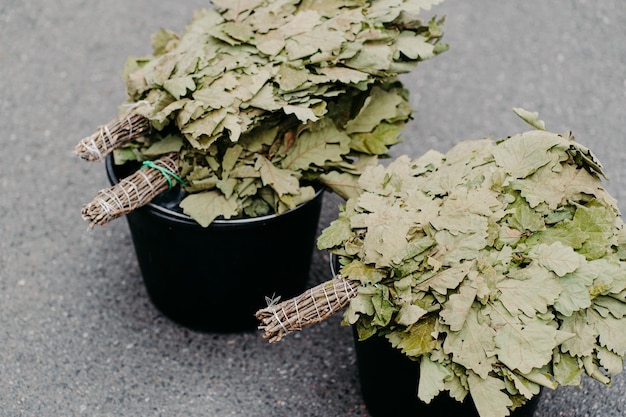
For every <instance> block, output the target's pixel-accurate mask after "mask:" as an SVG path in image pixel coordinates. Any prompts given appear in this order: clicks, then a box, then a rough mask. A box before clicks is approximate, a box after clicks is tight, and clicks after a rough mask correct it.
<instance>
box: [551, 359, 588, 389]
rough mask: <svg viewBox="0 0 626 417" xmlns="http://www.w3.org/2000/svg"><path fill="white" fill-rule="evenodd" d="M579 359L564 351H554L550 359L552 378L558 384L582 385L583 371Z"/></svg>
mask: <svg viewBox="0 0 626 417" xmlns="http://www.w3.org/2000/svg"><path fill="white" fill-rule="evenodd" d="M580 368H581V365H580V363H579V359H578V358H576V357H574V356H571V355H568V354H566V353H560V352H555V354H554V360H553V361H552V370H553V372H554V379H555V381H556V382H557V383H558V384H560V385H573V386H577V387H580V386H581V385H582V375H583V371H582V369H580Z"/></svg>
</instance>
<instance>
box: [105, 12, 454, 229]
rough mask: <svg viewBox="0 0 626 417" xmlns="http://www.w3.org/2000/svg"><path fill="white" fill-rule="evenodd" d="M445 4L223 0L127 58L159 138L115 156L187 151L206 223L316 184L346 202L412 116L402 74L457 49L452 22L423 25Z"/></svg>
mask: <svg viewBox="0 0 626 417" xmlns="http://www.w3.org/2000/svg"><path fill="white" fill-rule="evenodd" d="M439 2H440V0H392V1H381V0H370V1H365V0H341V1H336V0H321V1H320V0H316V1H311V0H273V1H269V0H251V1H245V2H228V1H225V0H216V1H214V2H213V3H214V4H215V5H216V6H217V8H211V9H207V10H201V11H198V12H197V13H196V14H195V17H194V20H193V22H192V23H191V24H190V25H189V26H188V27H187V28H186V30H185V31H184V32H183V33H182V34H177V33H174V32H172V31H168V30H161V31H159V32H158V33H156V34H155V35H154V36H153V39H152V40H153V47H154V53H153V55H151V56H148V57H142V58H130V59H129V60H128V62H127V64H126V67H125V70H124V77H125V80H126V86H127V93H128V98H129V104H130V105H132V106H133V112H134V114H137V115H140V116H142V117H144V118H145V119H147V120H149V122H150V125H151V127H152V132H151V133H150V134H149V135H144V136H142V137H136V138H133V139H132V140H130V141H127V142H126V143H125V144H123V146H121V147H119V148H118V149H116V150H115V152H114V156H115V161H116V163H118V164H120V163H124V162H125V161H128V160H140V161H142V160H145V159H153V158H157V157H158V156H160V155H163V154H167V153H170V152H178V153H180V155H181V162H180V164H181V176H182V178H183V179H184V180H185V182H186V183H187V184H188V186H187V187H186V191H187V192H188V193H189V195H188V197H186V198H185V199H184V200H183V201H182V203H181V207H182V208H183V210H184V211H185V212H186V213H187V214H189V215H190V216H191V217H193V218H194V219H195V220H197V221H198V222H199V223H200V224H202V225H208V224H209V223H210V222H211V221H212V220H213V219H215V218H216V217H218V216H222V217H224V218H232V217H236V216H242V215H246V216H258V215H264V214H268V213H281V212H283V211H285V210H288V209H290V208H293V207H295V206H296V205H297V204H299V203H301V202H304V201H307V200H309V199H311V198H312V197H313V195H314V192H313V189H312V188H311V187H310V186H308V185H307V184H310V183H311V181H316V180H319V181H321V182H323V183H325V184H326V185H328V186H329V187H331V188H332V189H333V190H335V191H337V192H338V193H340V194H341V195H343V196H345V197H349V196H350V195H353V194H354V190H355V189H356V188H357V187H356V183H355V181H356V178H357V177H358V175H359V173H360V172H361V170H362V168H363V167H364V166H367V165H369V164H372V163H375V162H376V158H377V157H378V156H380V155H385V154H386V152H387V151H388V148H389V146H391V145H393V144H395V143H397V142H398V141H399V140H400V138H399V134H400V131H401V129H402V127H403V126H404V124H405V123H406V122H407V121H408V120H409V119H410V118H411V109H410V106H409V103H408V97H407V91H406V90H405V89H404V88H403V86H402V84H401V83H400V82H399V81H398V80H397V78H396V77H397V75H398V74H401V73H405V72H408V71H410V70H411V69H412V68H414V67H415V65H416V64H417V63H418V62H420V61H423V60H426V59H429V58H431V57H433V56H435V55H437V54H438V53H440V52H442V51H444V50H445V49H446V46H445V45H443V44H441V43H440V42H439V41H440V39H441V36H442V32H441V25H442V23H443V20H436V19H435V18H433V19H431V20H430V21H423V20H421V19H420V18H419V14H420V12H422V11H423V10H428V9H430V7H431V6H432V5H433V4H436V3H439ZM120 143H121V142H120Z"/></svg>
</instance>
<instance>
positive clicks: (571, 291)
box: [554, 273, 591, 317]
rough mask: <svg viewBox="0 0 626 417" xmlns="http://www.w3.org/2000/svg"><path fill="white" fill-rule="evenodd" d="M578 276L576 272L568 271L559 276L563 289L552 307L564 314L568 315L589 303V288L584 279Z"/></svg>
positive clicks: (587, 305)
mask: <svg viewBox="0 0 626 417" xmlns="http://www.w3.org/2000/svg"><path fill="white" fill-rule="evenodd" d="M579 277H580V275H577V274H576V273H570V274H566V275H565V276H563V277H562V278H559V282H560V284H561V286H562V288H563V291H562V292H561V294H560V295H559V298H558V300H556V302H555V303H554V308H555V309H556V311H558V312H559V313H561V314H563V315H564V316H568V317H569V316H571V315H572V313H574V312H575V311H578V310H582V309H585V308H587V307H589V306H590V305H591V296H590V295H589V290H588V289H587V286H586V285H585V281H583V280H581V279H580V278H579Z"/></svg>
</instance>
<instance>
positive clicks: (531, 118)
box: [513, 107, 546, 130]
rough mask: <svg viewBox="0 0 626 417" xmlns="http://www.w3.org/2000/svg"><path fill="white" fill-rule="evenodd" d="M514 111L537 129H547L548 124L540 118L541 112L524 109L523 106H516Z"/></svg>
mask: <svg viewBox="0 0 626 417" xmlns="http://www.w3.org/2000/svg"><path fill="white" fill-rule="evenodd" d="M513 112H514V113H515V114H517V115H518V116H519V117H521V118H522V120H524V121H525V122H526V123H528V124H529V125H531V126H532V127H534V128H535V129H538V130H546V124H545V122H544V121H543V120H541V119H539V113H537V112H531V111H528V110H524V109H523V108H521V107H514V108H513Z"/></svg>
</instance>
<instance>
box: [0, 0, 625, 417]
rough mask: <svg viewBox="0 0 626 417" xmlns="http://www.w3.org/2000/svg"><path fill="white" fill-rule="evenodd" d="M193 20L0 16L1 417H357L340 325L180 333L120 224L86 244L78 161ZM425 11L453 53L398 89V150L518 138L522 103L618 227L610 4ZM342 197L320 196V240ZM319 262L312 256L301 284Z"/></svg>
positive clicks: (351, 363) (621, 16)
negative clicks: (169, 41)
mask: <svg viewBox="0 0 626 417" xmlns="http://www.w3.org/2000/svg"><path fill="white" fill-rule="evenodd" d="M207 5H208V2H207V1H200V0H189V1H186V2H167V1H161V2H154V1H148V0H135V1H133V2H129V1H122V0H105V1H99V2H88V1H84V0H57V1H44V0H19V1H18V0H3V1H2V3H1V4H0V146H1V148H0V149H1V150H0V416H81V415H85V416H94V417H96V416H97V417H100V416H115V417H124V416H134V417H136V416H142V417H148V416H166V417H173V416H185V417H194V416H249V417H255V416H259V417H260V416H263V417H268V416H365V415H367V412H366V409H365V407H364V405H363V402H362V399H361V396H360V392H359V385H358V378H357V370H356V367H355V358H354V348H353V340H352V335H351V331H350V329H348V328H345V327H341V326H340V325H339V321H340V317H333V318H331V319H330V320H328V321H327V322H325V323H322V324H319V325H316V326H313V327H311V328H308V329H305V330H304V331H302V332H300V333H298V334H295V335H292V336H290V337H288V338H287V339H285V340H284V341H283V342H281V343H279V344H274V345H270V344H268V343H267V342H266V341H264V340H262V339H261V337H260V334H258V333H256V332H250V333H237V334H206V333H197V332H193V331H190V330H187V329H185V328H182V327H180V326H178V325H176V324H173V323H172V322H170V321H169V320H168V319H167V318H165V317H163V316H162V315H161V314H160V313H159V312H158V311H156V309H155V308H154V307H153V306H152V305H151V303H150V302H149V300H148V298H147V295H146V293H145V289H144V287H143V284H142V282H141V276H140V273H139V269H138V265H137V261H136V259H135V255H134V252H133V247H132V243H131V241H130V235H129V230H128V226H127V224H126V222H125V220H124V219H119V220H116V221H114V222H113V223H111V224H110V225H108V226H106V227H103V228H98V229H95V230H93V231H88V229H87V224H86V223H85V222H84V221H83V220H82V219H81V217H80V208H81V207H82V205H83V204H85V203H86V202H88V201H89V200H91V198H92V197H93V195H94V194H95V192H96V191H97V190H98V189H100V188H102V187H105V186H107V185H108V184H107V182H106V177H105V174H104V167H103V165H102V164H88V163H86V162H83V161H80V160H78V159H77V158H76V157H75V156H74V155H73V153H72V151H73V148H74V146H75V144H76V143H77V142H78V140H80V139H81V138H83V137H84V136H87V135H89V134H91V133H92V132H93V131H95V128H96V127H97V126H98V125H100V124H103V123H106V122H107V121H108V120H110V119H111V118H112V117H113V116H114V115H115V114H116V112H117V108H118V106H119V105H120V104H121V103H122V102H123V100H124V98H125V97H124V94H125V93H124V85H123V82H122V79H121V75H120V73H121V69H122V66H123V64H124V62H125V60H126V57H127V56H129V55H144V54H147V53H149V52H150V35H151V34H152V33H153V32H155V31H157V30H158V29H159V28H161V27H165V28H169V29H173V30H177V31H180V30H182V29H183V28H184V26H185V25H186V24H187V23H188V22H189V21H190V18H191V15H192V12H193V11H194V10H195V9H197V8H200V7H206V6H207ZM435 12H436V13H437V14H438V15H447V24H446V35H445V40H446V42H448V43H450V45H451V48H450V50H449V51H448V52H446V53H445V54H443V55H441V56H439V57H437V58H436V59H434V60H432V61H429V62H426V63H423V64H421V65H420V66H419V67H418V68H417V69H416V71H415V72H414V73H413V74H411V75H410V76H406V77H403V80H404V81H405V84H406V86H407V87H408V88H409V89H410V91H411V102H412V104H413V106H414V108H415V110H416V113H415V119H414V120H413V121H412V122H411V124H410V126H409V128H408V130H407V132H406V134H405V137H406V141H405V142H404V143H402V144H401V145H399V146H397V147H396V148H394V151H393V153H394V155H399V154H402V153H406V154H409V155H411V156H414V157H416V156H418V155H420V154H422V153H423V152H425V151H426V150H428V149H431V148H435V149H438V150H440V151H445V150H447V149H449V148H450V147H451V146H452V145H453V144H455V143H456V142H457V141H459V140H462V139H474V138H482V137H486V136H490V135H492V136H493V137H494V138H502V137H505V136H508V135H511V134H515V133H517V132H519V131H522V130H526V126H525V125H524V124H523V123H522V122H521V120H519V119H518V118H517V117H516V116H515V115H514V114H513V113H512V111H511V108H513V107H518V106H519V107H524V108H526V109H529V110H535V111H539V113H540V115H541V117H542V118H543V119H544V120H545V121H546V123H547V127H548V129H549V130H552V131H566V130H572V131H573V132H574V134H575V136H576V137H577V139H578V140H579V142H581V143H583V144H585V145H586V146H588V147H590V148H591V149H592V150H594V152H595V153H596V154H597V156H598V157H599V158H600V160H601V161H602V162H603V164H604V166H605V170H606V172H607V174H608V176H609V178H610V181H609V182H608V183H607V184H606V186H607V188H608V189H609V191H610V192H611V193H612V194H613V195H614V196H615V197H616V198H617V199H618V200H619V201H620V208H621V210H622V211H623V212H624V211H625V210H626V150H625V146H624V145H625V144H626V142H625V139H624V135H623V130H624V125H625V124H626V123H625V122H626V112H625V110H626V44H625V42H624V41H625V40H626V5H625V4H624V2H623V0H604V1H602V2H594V1H585V0H560V1H557V0H552V1H543V0H527V1H524V2H515V1H511V0H509V1H502V0H480V1H473V2H469V1H459V0H448V1H447V2H444V3H443V4H441V5H439V6H437V7H436V9H435ZM339 202H340V200H339V199H338V198H336V197H335V196H333V195H327V196H326V198H325V203H324V208H323V215H322V220H321V222H320V226H319V227H320V230H321V229H322V228H323V227H325V226H326V225H328V223H329V222H330V221H331V220H332V219H333V218H334V216H335V214H336V211H337V204H339ZM176 255H177V254H173V256H176ZM327 262H328V259H327V255H326V254H325V253H321V252H316V253H315V254H314V258H313V267H312V271H311V276H310V285H311V286H312V285H314V284H317V283H319V282H323V281H325V280H327V279H328V278H329V277H330V273H329V270H328V266H327ZM278 267H279V264H278V263H277V268H278ZM233 303H234V306H233V307H236V305H235V304H236V302H235V300H233ZM625 387H626V381H625V378H624V375H623V374H620V375H619V376H617V377H615V378H614V380H613V384H612V386H611V387H609V388H607V387H605V386H603V385H601V384H599V383H596V382H594V381H591V380H589V379H585V382H584V383H583V386H582V387H581V388H577V387H567V388H559V389H557V390H556V391H550V392H546V393H545V394H544V395H543V396H542V398H541V401H540V404H539V408H538V410H537V413H536V416H537V417H554V416H580V417H583V416H590V417H596V416H603V417H613V416H614V417H617V416H624V415H626V395H625Z"/></svg>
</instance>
